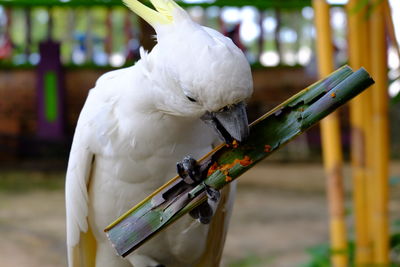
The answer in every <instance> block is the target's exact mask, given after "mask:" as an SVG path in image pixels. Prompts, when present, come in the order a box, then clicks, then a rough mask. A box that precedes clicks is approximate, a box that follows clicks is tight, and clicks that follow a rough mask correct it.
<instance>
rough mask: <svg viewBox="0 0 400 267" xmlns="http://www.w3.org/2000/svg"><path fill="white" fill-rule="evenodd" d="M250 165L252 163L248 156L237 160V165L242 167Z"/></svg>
mask: <svg viewBox="0 0 400 267" xmlns="http://www.w3.org/2000/svg"><path fill="white" fill-rule="evenodd" d="M252 163H253V161H252V160H251V159H250V157H249V156H244V158H243V159H242V160H239V164H240V165H242V166H243V167H247V166H249V165H250V164H252Z"/></svg>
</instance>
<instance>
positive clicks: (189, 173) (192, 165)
mask: <svg viewBox="0 0 400 267" xmlns="http://www.w3.org/2000/svg"><path fill="white" fill-rule="evenodd" d="M210 165H211V162H206V163H205V164H202V165H199V164H198V163H197V161H196V160H195V159H193V158H192V157H190V156H187V157H185V158H183V160H182V162H179V163H178V164H177V170H178V174H179V176H180V177H182V179H183V180H184V181H185V182H186V183H187V184H193V183H199V182H201V181H203V180H204V179H205V178H206V177H207V171H208V169H209V167H210ZM206 194H207V201H204V202H203V203H202V204H200V205H199V206H197V207H196V208H194V209H193V210H191V211H190V212H189V214H190V216H192V217H193V218H194V219H198V220H199V221H200V222H201V223H203V224H209V223H210V222H211V219H212V216H213V215H214V212H215V209H216V207H217V205H218V201H219V199H220V192H219V191H218V190H217V189H214V188H212V187H210V186H207V185H206Z"/></svg>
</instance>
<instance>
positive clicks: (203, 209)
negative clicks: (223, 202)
mask: <svg viewBox="0 0 400 267" xmlns="http://www.w3.org/2000/svg"><path fill="white" fill-rule="evenodd" d="M206 194H207V200H206V201H204V202H203V203H201V204H200V205H199V206H197V207H196V208H194V209H192V210H191V211H190V212H189V214H190V216H192V218H194V219H198V220H199V222H201V223H202V224H209V223H210V222H211V219H212V217H213V216H214V213H215V210H216V208H217V206H218V202H219V199H220V198H221V193H220V192H219V191H218V190H217V189H215V188H212V187H210V186H208V185H206Z"/></svg>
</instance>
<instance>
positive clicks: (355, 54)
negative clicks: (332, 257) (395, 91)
mask: <svg viewBox="0 0 400 267" xmlns="http://www.w3.org/2000/svg"><path fill="white" fill-rule="evenodd" d="M357 2H358V1H357V0H349V2H348V4H347V11H348V25H349V28H348V36H349V61H350V65H351V66H352V67H353V68H359V67H362V66H363V65H365V63H366V59H367V58H368V53H366V52H367V51H366V50H367V48H366V44H367V43H368V42H367V43H365V41H366V37H365V34H366V31H365V25H364V23H363V20H365V17H364V16H363V15H364V14H363V12H355V7H356V5H357ZM365 95H366V94H365V93H364V94H362V95H361V96H359V97H356V98H355V99H354V100H352V101H351V102H350V120H351V133H352V142H351V145H352V147H351V163H352V172H353V186H354V195H353V198H354V217H355V245H356V251H355V265H356V266H360V265H365V264H368V263H371V260H372V247H371V230H370V229H371V227H370V224H369V222H370V219H369V218H370V217H369V203H370V198H368V196H369V195H370V194H369V193H370V192H369V191H370V189H369V188H368V176H367V168H366V167H367V157H366V149H367V146H366V144H367V140H366V139H367V134H366V127H365V125H366V123H365V120H366V119H367V120H368V118H367V117H365V116H364V114H365V111H368V107H367V105H368V100H367V101H366V99H368V98H369V97H368V93H367V97H366V96H365ZM368 143H369V142H368Z"/></svg>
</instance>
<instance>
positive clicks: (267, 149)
mask: <svg viewBox="0 0 400 267" xmlns="http://www.w3.org/2000/svg"><path fill="white" fill-rule="evenodd" d="M271 148H272V147H271V146H270V145H265V146H264V152H271Z"/></svg>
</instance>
